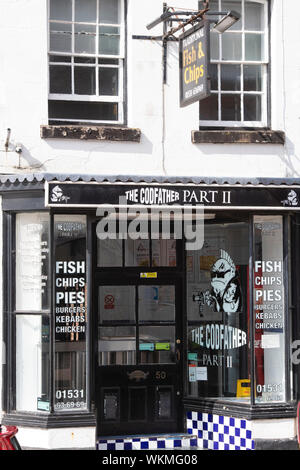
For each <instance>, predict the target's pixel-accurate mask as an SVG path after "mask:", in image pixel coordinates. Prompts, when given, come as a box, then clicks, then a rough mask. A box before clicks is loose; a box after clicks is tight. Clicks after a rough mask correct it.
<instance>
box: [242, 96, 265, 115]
mask: <svg viewBox="0 0 300 470" xmlns="http://www.w3.org/2000/svg"><path fill="white" fill-rule="evenodd" d="M260 120H261V96H260V95H244V121H260Z"/></svg>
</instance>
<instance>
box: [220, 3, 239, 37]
mask: <svg viewBox="0 0 300 470" xmlns="http://www.w3.org/2000/svg"><path fill="white" fill-rule="evenodd" d="M231 10H233V11H236V12H237V13H239V14H240V15H241V14H242V2H241V0H231V1H226V0H222V10H221V11H231ZM219 18H222V17H221V16H220V17H219ZM242 27H243V26H242V18H240V19H239V20H238V21H237V22H236V23H235V24H234V25H232V26H231V27H230V30H231V31H234V30H241V29H242Z"/></svg>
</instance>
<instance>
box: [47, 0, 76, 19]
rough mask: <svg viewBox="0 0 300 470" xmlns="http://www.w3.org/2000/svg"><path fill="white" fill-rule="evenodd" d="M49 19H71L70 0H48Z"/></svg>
mask: <svg viewBox="0 0 300 470" xmlns="http://www.w3.org/2000/svg"><path fill="white" fill-rule="evenodd" d="M50 19H51V20H60V21H72V0H50Z"/></svg>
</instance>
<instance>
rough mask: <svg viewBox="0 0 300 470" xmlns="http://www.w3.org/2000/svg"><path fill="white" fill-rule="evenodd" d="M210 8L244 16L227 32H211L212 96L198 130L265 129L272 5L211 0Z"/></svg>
mask: <svg viewBox="0 0 300 470" xmlns="http://www.w3.org/2000/svg"><path fill="white" fill-rule="evenodd" d="M210 10H211V11H228V10H235V11H237V12H239V13H240V14H241V18H240V20H239V21H237V23H235V24H234V25H233V26H232V27H231V28H230V29H228V30H227V31H226V32H225V33H223V34H219V33H218V32H217V31H216V30H214V29H212V30H211V34H210V39H211V95H210V96H209V97H208V98H206V99H204V100H202V101H201V102H200V128H201V129H202V128H203V129H204V128H205V127H252V128H253V127H254V128H255V127H266V126H267V125H268V116H267V88H268V83H267V82H268V77H267V75H268V2H267V1H266V0H255V1H254V0H230V1H228V0H212V1H210ZM216 19H218V17H216Z"/></svg>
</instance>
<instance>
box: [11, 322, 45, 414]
mask: <svg viewBox="0 0 300 470" xmlns="http://www.w3.org/2000/svg"><path fill="white" fill-rule="evenodd" d="M49 344H50V343H49V320H48V318H46V317H44V318H43V319H42V316H41V315H17V316H16V409H17V410H18V411H35V412H36V411H50V405H49V403H50V396H49V371H50V370H49Z"/></svg>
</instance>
